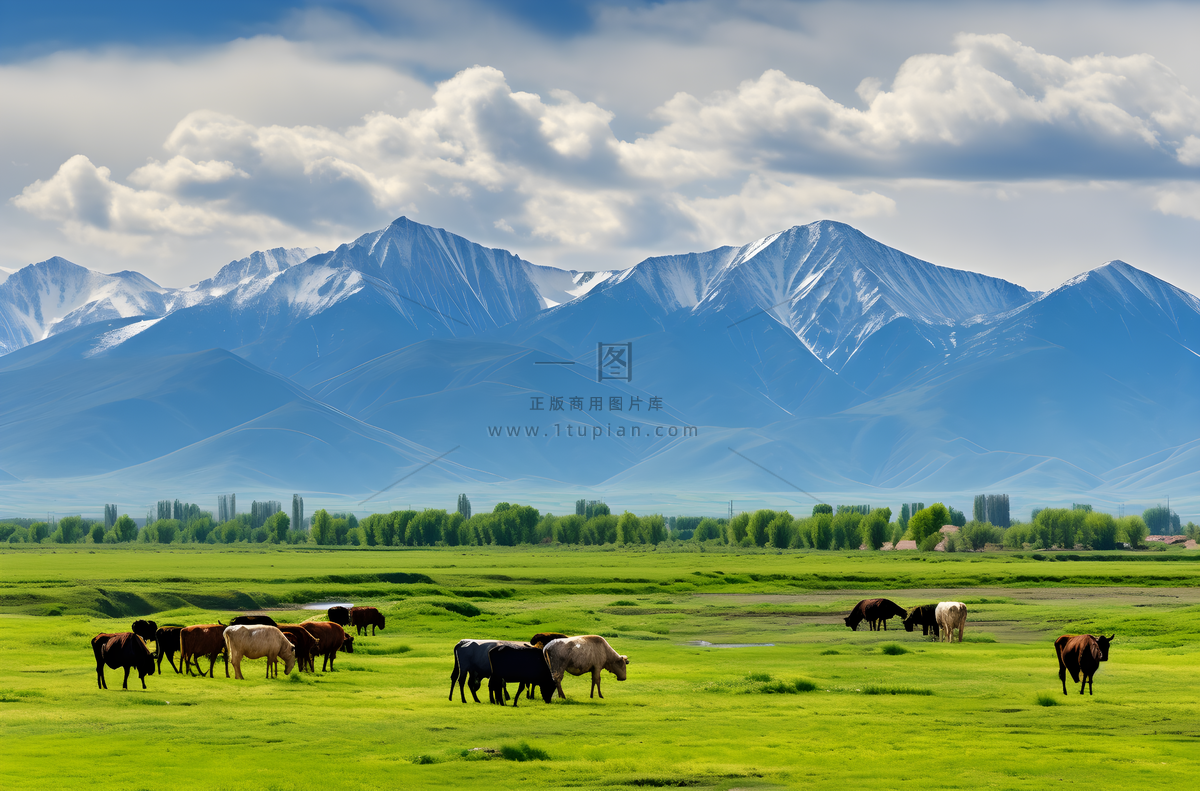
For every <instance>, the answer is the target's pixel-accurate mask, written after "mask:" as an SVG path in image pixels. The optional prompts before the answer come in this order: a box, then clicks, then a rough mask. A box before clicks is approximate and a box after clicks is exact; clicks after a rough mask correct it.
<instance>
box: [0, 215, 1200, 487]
mask: <svg viewBox="0 0 1200 791" xmlns="http://www.w3.org/2000/svg"><path fill="white" fill-rule="evenodd" d="M310 252H311V251H304V250H283V249H277V250H272V251H266V252H264V253H256V254H255V255H254V256H250V257H248V258H246V259H243V260H242V261H237V262H233V263H231V264H229V265H228V266H226V267H225V268H224V269H222V270H221V272H219V273H218V274H217V275H216V276H214V277H213V278H211V279H210V280H206V281H204V282H202V283H199V284H197V285H196V286H193V287H191V288H189V289H180V290H177V291H166V290H161V289H160V290H159V291H158V292H155V293H158V294H159V295H160V296H161V298H162V299H163V300H164V302H163V304H162V307H161V308H160V309H158V311H159V312H157V313H155V312H154V310H152V309H149V308H147V309H145V310H143V311H141V312H137V313H126V314H123V315H126V316H127V317H126V318H123V319H118V318H116V317H115V316H114V317H110V318H108V319H105V320H103V321H99V322H97V323H94V324H82V323H80V322H79V321H76V322H75V325H76V326H74V328H72V329H63V330H58V331H54V332H50V333H45V331H43V335H47V334H48V337H46V339H45V340H41V341H38V342H35V343H32V344H30V345H25V346H24V348H19V349H17V350H16V351H12V352H11V353H10V354H8V355H6V356H0V380H2V381H0V384H3V383H8V386H4V387H3V388H2V391H0V469H3V470H6V471H8V472H9V473H11V474H12V475H15V476H17V477H19V478H22V479H23V483H22V485H31V478H32V479H37V478H43V477H44V478H46V479H47V480H52V479H57V477H69V476H76V477H78V476H91V477H89V478H88V480H89V481H91V483H88V484H87V485H88V486H94V487H105V486H107V487H116V486H134V485H135V484H136V485H137V486H142V487H146V486H150V485H151V484H152V483H153V482H154V481H157V480H170V481H173V482H175V483H173V484H172V485H184V484H183V483H181V482H186V481H188V480H189V471H196V473H197V476H196V477H194V480H196V481H202V482H203V485H204V486H206V487H212V488H213V489H214V490H217V489H221V488H224V489H225V490H233V489H230V488H229V487H236V486H243V485H244V486H249V487H251V488H254V487H259V490H261V489H262V488H264V487H265V488H267V489H270V488H271V487H283V488H285V489H287V488H289V487H290V488H293V489H305V490H309V491H311V490H313V489H321V490H323V491H326V492H340V493H343V494H355V495H363V496H365V492H366V491H367V490H369V489H370V488H371V487H372V486H375V485H377V484H379V485H382V484H380V482H381V481H389V482H390V481H392V480H396V479H399V478H401V477H402V476H403V475H407V474H408V473H409V472H412V473H414V477H413V478H412V479H411V480H409V479H406V480H408V481H409V482H408V483H407V484H406V486H410V487H422V486H425V487H431V488H430V489H428V490H429V491H432V490H433V489H437V487H443V488H445V487H450V488H453V490H454V491H455V492H457V491H463V490H464V489H470V488H471V487H487V486H495V487H499V488H498V489H495V491H497V492H498V493H499V495H500V496H501V498H504V497H509V498H514V499H515V498H517V497H518V495H519V494H520V492H522V491H531V490H533V489H537V490H538V491H545V490H546V489H553V490H555V491H564V490H571V491H573V490H575V489H578V488H579V487H588V488H589V490H590V491H593V492H597V493H604V492H606V491H612V492H614V493H623V494H624V495H625V496H629V497H641V498H642V501H643V502H644V501H645V498H653V497H659V496H661V494H655V493H662V492H682V493H685V494H686V493H692V494H694V496H695V497H697V498H700V499H703V498H705V497H713V496H714V494H715V493H719V496H718V497H717V499H721V498H725V497H726V496H727V495H728V497H734V496H736V495H737V494H738V493H739V492H742V493H744V492H776V493H778V492H781V491H792V492H793V494H795V492H796V491H797V490H799V491H802V492H817V493H822V492H824V493H834V492H851V493H854V492H857V493H859V494H862V495H863V496H866V495H868V494H870V493H872V492H874V493H878V494H879V496H880V497H883V496H884V495H886V496H887V497H888V498H892V499H896V498H895V497H893V496H894V495H897V494H898V495H900V497H899V499H905V497H908V496H909V495H911V496H912V499H924V500H926V501H931V498H933V499H938V498H940V497H941V496H942V495H943V493H946V492H963V491H973V492H978V491H1011V492H1014V493H1032V494H1031V495H1030V496H1033V495H1036V494H1038V493H1050V494H1053V495H1054V496H1057V497H1058V499H1059V501H1062V500H1064V499H1065V500H1066V501H1067V502H1069V501H1071V499H1072V498H1074V497H1076V496H1084V495H1086V496H1087V497H1089V498H1093V499H1096V500H1100V501H1103V499H1104V498H1108V499H1109V500H1112V501H1118V502H1119V501H1120V500H1124V499H1127V498H1128V497H1129V496H1130V495H1131V494H1132V495H1136V494H1138V493H1139V492H1141V491H1143V489H1145V488H1146V487H1166V486H1183V485H1185V484H1187V482H1189V481H1191V482H1193V483H1194V481H1195V480H1196V474H1195V470H1194V464H1193V462H1194V460H1195V459H1196V457H1197V452H1198V451H1197V448H1200V300H1197V298H1196V297H1194V296H1193V295H1191V294H1188V293H1186V292H1184V291H1182V290H1180V289H1177V288H1175V287H1173V286H1171V285H1170V284H1167V283H1164V282H1163V281H1161V280H1158V279H1157V278H1154V277H1152V276H1151V275H1149V274H1147V273H1145V272H1142V271H1140V270H1138V269H1136V268H1135V267H1132V266H1129V265H1128V264H1125V263H1122V262H1119V261H1114V262H1110V263H1108V264H1106V265H1104V266H1101V267H1098V268H1097V269H1094V270H1092V271H1090V272H1087V273H1084V274H1082V275H1080V276H1078V277H1075V278H1072V279H1071V280H1069V281H1067V282H1066V283H1064V284H1063V285H1061V286H1060V287H1058V288H1056V289H1053V290H1051V291H1049V292H1046V293H1044V294H1038V293H1033V292H1030V291H1027V290H1025V289H1023V288H1021V287H1020V286H1017V285H1014V284H1012V283H1008V282H1006V281H1004V280H1000V279H997V278H991V277H985V276H982V275H978V274H974V273H971V272H966V271H961V270H956V269H949V268H945V267H940V266H936V265H934V264H931V263H928V262H925V261H921V260H918V259H916V258H913V257H911V256H908V255H905V254H904V253H901V252H899V251H897V250H894V249H892V248H889V247H887V246H886V245H883V244H881V243H879V242H877V241H875V240H872V239H869V238H868V237H866V236H864V235H863V234H861V233H859V232H858V231H856V230H854V229H853V228H851V227H849V226H846V225H843V224H840V223H834V222H818V223H813V224H810V225H806V226H797V227H795V228H791V229H789V230H787V231H783V232H780V233H778V234H772V235H770V236H768V237H765V238H763V239H760V240H758V241H755V242H752V243H750V244H747V245H744V246H741V247H723V248H718V249H717V250H711V251H708V252H702V253H690V254H686V255H677V256H662V257H656V258H650V259H647V260H645V261H643V262H641V263H639V264H637V265H636V266H634V267H632V268H631V269H628V270H624V271H612V272H596V273H589V272H568V271H563V270H557V269H553V268H550V267H541V266H536V265H534V264H531V263H529V262H527V261H524V260H523V259H521V258H519V257H518V256H516V255H513V254H512V253H509V252H507V251H504V250H497V249H492V248H487V247H483V246H480V245H476V244H474V243H472V242H470V241H469V240H466V239H464V238H462V237H459V236H456V235H454V234H452V233H449V232H447V231H444V230H441V229H437V228H430V227H428V226H424V225H421V224H419V223H414V222H412V221H410V220H407V219H405V218H400V219H399V220H397V221H396V222H394V223H392V224H391V225H389V226H388V227H387V228H384V229H381V230H379V231H375V232H372V233H369V234H365V235H363V236H361V237H359V238H358V239H356V240H354V241H353V242H349V243H347V244H344V245H342V246H340V247H338V248H337V249H336V250H333V251H330V252H327V253H323V254H319V255H313V256H311V257H310V256H309V253H310ZM27 269H29V268H27ZM77 269H79V268H77ZM83 271H84V272H86V270H83ZM21 272H25V270H21ZM20 274H21V273H17V275H13V276H10V277H9V279H8V281H6V282H5V283H4V284H0V289H3V288H5V287H8V286H9V284H10V283H11V282H12V281H13V280H14V278H16V277H17V276H18V275H20ZM103 277H119V276H103ZM79 292H80V293H82V289H80V290H79ZM22 293H23V292H22ZM39 293H41V292H39ZM89 293H91V292H89ZM39 304H40V303H39ZM83 304H93V303H91V302H85V303H82V304H81V305H80V306H79V307H82V305H83ZM96 304H99V303H98V302H96ZM79 307H76V308H74V310H79ZM151 307H153V306H151ZM28 312H29V311H27V313H28ZM43 313H44V312H43ZM22 315H24V314H22ZM88 315H91V314H88ZM60 323H61V322H60ZM598 342H603V343H632V344H633V360H634V365H633V373H632V378H631V379H630V380H628V381H623V380H618V381H608V380H600V379H599V375H598V372H597V369H596V360H597V345H598ZM214 350H224V351H214ZM230 353H232V354H230ZM148 369H150V370H153V371H154V374H153V375H147V374H144V373H142V372H143V371H146V370H148ZM193 377H196V378H198V379H197V381H196V382H195V383H194V384H192V383H191V378H193ZM30 380H33V381H34V382H35V384H36V386H33V387H25V388H23V387H21V386H20V383H21V382H24V381H30ZM43 380H44V381H43ZM251 392H253V393H260V394H262V396H261V397H259V396H258V395H255V396H253V397H250V396H247V395H246V394H248V393H251ZM231 398H232V399H235V400H236V399H243V400H242V401H241V402H239V403H238V404H237V405H236V408H232V407H231V405H230V404H229V403H226V402H227V401H228V400H229V399H231ZM652 403H653V404H655V406H654V408H653V409H652V408H651V406H650V405H651V404H652ZM617 405H620V406H621V409H617V408H616V407H617ZM148 421H149V423H148ZM147 426H149V429H150V433H149V434H147V433H146V432H147ZM683 426H687V427H694V428H695V429H696V431H697V433H696V434H695V435H694V436H689V437H685V436H684V435H677V434H671V433H669V430H670V428H671V427H675V428H676V429H678V428H679V427H683ZM513 427H516V428H517V429H519V430H518V431H517V432H516V433H512V432H510V431H509V429H510V428H513ZM501 429H503V430H502V431H500V430H501ZM569 429H570V430H571V431H574V433H573V434H568V430H569ZM580 429H585V430H586V432H585V433H584V434H583V435H582V436H581V434H580ZM635 429H636V431H635ZM497 431H500V433H497ZM127 436H128V437H134V438H135V439H134V440H130V441H127V442H125V445H124V446H122V447H114V446H116V445H120V444H121V443H122V442H123V440H122V439H121V438H122V437H127ZM566 436H571V437H572V439H570V440H569V441H568V440H566V439H565V437H566ZM72 437H75V438H82V440H81V441H83V442H84V444H85V445H86V447H87V453H86V458H82V457H79V456H78V454H77V453H76V454H75V456H71V454H72V453H75V450H74V448H75V446H76V445H77V444H78V443H75V444H73V440H72ZM264 443H266V444H264ZM451 449H453V458H448V459H442V460H438V461H437V462H436V463H435V464H433V465H431V466H430V467H429V468H428V469H426V468H425V467H424V466H423V465H424V464H425V462H428V461H430V460H433V459H435V458H438V457H439V454H443V455H444V454H445V453H447V452H450V450H451ZM748 459H749V460H752V462H753V463H751V462H750V461H747V460H748ZM416 472H420V475H416V474H415V473H416ZM0 477H2V476H0ZM73 480H74V478H73ZM322 482H326V483H324V484H323V483H322ZM4 485H5V484H3V483H2V482H0V492H2V491H3V489H2V487H3V486H4ZM47 485H49V484H47ZM196 485H200V484H199V483H198V484H196ZM80 486H82V484H80ZM60 488H61V487H60ZM1193 488H1194V486H1193ZM80 490H81V491H82V489H80ZM100 490H102V489H97V491H100ZM438 491H441V489H438ZM1156 491H1157V490H1156ZM639 492H640V493H641V494H640V495H639V494H638V493H639ZM97 496H99V495H97ZM688 496H692V495H688ZM796 496H797V497H800V495H798V494H797V495H796ZM806 496H807V495H805V497H806ZM1039 496H1040V495H1039ZM1114 498H1119V499H1114ZM801 499H803V498H801ZM866 501H868V500H863V502H866ZM1173 501H1174V500H1173ZM953 504H955V505H956V507H959V508H963V507H965V506H967V505H969V502H957V501H956V502H954V503H953ZM1198 505H1200V503H1198Z"/></svg>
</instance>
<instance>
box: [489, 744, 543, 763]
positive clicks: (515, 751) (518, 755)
mask: <svg viewBox="0 0 1200 791" xmlns="http://www.w3.org/2000/svg"><path fill="white" fill-rule="evenodd" d="M500 756H501V757H502V758H504V760H506V761H549V760H550V755H549V754H548V753H547V752H546V751H545V750H540V749H538V748H537V747H531V746H530V745H528V744H527V743H525V742H521V743H520V744H519V745H517V746H516V747H514V746H512V745H511V744H506V745H504V746H503V747H501V748H500Z"/></svg>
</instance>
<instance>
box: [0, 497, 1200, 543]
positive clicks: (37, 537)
mask: <svg viewBox="0 0 1200 791" xmlns="http://www.w3.org/2000/svg"><path fill="white" fill-rule="evenodd" d="M1006 504H1007V503H1006V502H1002V503H999V504H998V505H999V506H1000V507H999V508H995V507H994V506H993V504H992V503H987V502H986V501H985V503H984V504H982V505H983V509H986V510H988V511H992V510H997V511H999V513H1001V514H1003V512H1004V511H1003V505H1006ZM163 505H164V508H163V511H164V512H169V513H171V514H172V515H174V513H176V512H177V510H178V511H180V512H181V515H184V516H186V517H187V519H186V521H185V520H181V519H176V518H163V519H157V520H155V521H153V522H151V523H150V524H149V525H147V526H146V527H144V528H142V529H140V530H139V529H138V526H137V525H136V523H134V521H133V520H132V519H131V518H130V517H129V516H128V515H122V516H120V517H117V518H116V519H115V520H113V518H112V513H110V512H109V510H108V509H106V513H105V517H106V518H105V520H104V522H100V521H96V520H87V519H83V518H81V517H78V516H71V517H65V518H63V519H62V520H60V521H59V522H57V523H56V524H52V523H48V522H34V521H32V520H14V521H13V522H11V523H3V524H0V541H9V542H14V543H15V542H33V543H40V542H49V543H64V544H70V543H77V542H91V543H97V544H99V543H110V544H115V543H124V542H132V541H139V542H143V543H155V544H172V543H208V544H232V543H237V542H248V543H277V544H278V543H287V544H303V543H313V544H317V545H322V546H336V545H350V546H435V545H440V546H484V545H500V546H515V545H518V544H541V543H561V544H584V545H599V544H659V543H661V542H663V541H692V542H697V543H715V544H720V545H729V546H744V547H773V548H780V549H783V548H791V549H822V550H829V549H834V550H837V549H848V550H852V549H858V548H859V547H864V546H865V547H867V548H871V549H880V548H881V547H882V546H883V545H884V544H886V543H889V542H899V541H901V540H905V539H909V540H912V541H914V542H916V545H917V547H918V548H920V549H922V550H932V549H933V548H934V547H935V546H936V545H937V544H938V543H939V542H941V541H943V540H945V541H946V547H945V548H946V549H947V550H949V551H959V550H968V549H976V550H977V549H983V548H984V547H985V546H986V545H988V544H993V545H1000V546H1004V547H1006V548H1011V549H1021V548H1034V549H1049V548H1052V547H1057V548H1062V549H1073V548H1075V547H1084V548H1087V549H1114V548H1116V547H1117V546H1118V545H1119V544H1128V545H1130V546H1133V547H1140V546H1143V545H1144V543H1145V538H1146V535H1147V534H1148V533H1150V532H1151V530H1150V528H1149V527H1148V525H1147V520H1146V519H1144V518H1143V517H1137V516H1129V517H1123V518H1120V519H1116V518H1114V517H1112V516H1111V515H1109V514H1104V513H1097V512H1094V511H1093V510H1092V509H1091V507H1090V506H1087V505H1082V506H1081V505H1076V507H1074V508H1071V509H1065V508H1058V509H1055V508H1048V509H1039V510H1037V511H1035V512H1034V517H1033V519H1032V520H1031V521H1030V522H1027V523H1022V522H1013V523H1012V524H1011V525H1010V526H1009V527H1007V528H1005V527H1002V526H999V525H994V524H992V523H990V522H986V521H982V520H978V519H976V520H972V521H970V522H967V521H966V519H965V517H964V515H963V514H962V512H960V511H957V510H956V509H953V508H948V507H947V506H945V505H944V504H942V503H934V504H933V505H931V506H929V507H928V508H926V507H925V506H924V504H923V503H911V504H910V503H906V504H904V506H903V507H902V508H901V518H900V519H899V520H897V521H896V522H892V521H891V516H892V511H891V509H890V508H873V507H871V506H867V505H839V506H837V507H836V509H835V508H834V506H832V505H828V504H824V503H821V504H818V505H816V506H814V507H813V509H812V515H811V516H807V517H804V516H802V517H794V516H792V514H790V513H789V512H788V511H774V510H770V509H761V510H758V511H754V512H752V513H742V514H739V515H737V516H735V517H733V518H732V519H726V518H719V519H714V518H708V517H694V516H678V517H671V518H670V519H669V520H667V519H664V518H663V517H662V516H661V515H658V514H652V515H648V516H637V515H636V514H633V513H630V512H629V511H626V512H624V513H622V514H620V515H616V514H612V513H610V511H609V507H608V506H607V505H605V504H603V503H600V502H598V501H580V502H579V503H578V504H577V507H576V510H577V511H583V513H575V514H568V515H566V516H555V515H553V514H549V513H547V514H542V513H540V512H539V511H538V510H537V509H536V508H533V507H531V506H527V505H519V504H514V503H499V504H498V505H496V507H495V508H493V509H492V510H491V511H490V512H484V513H475V514H472V513H471V508H470V502H469V500H467V499H466V497H465V495H463V496H460V498H459V502H458V510H456V511H455V512H447V511H445V510H441V509H425V510H423V511H416V510H405V511H393V512H391V513H384V514H372V515H371V516H368V517H366V518H364V519H363V520H362V521H361V522H359V520H358V519H357V518H356V517H355V516H354V515H353V514H349V513H332V514H331V513H329V512H328V511H326V510H323V509H322V510H319V511H317V512H316V513H315V514H313V516H312V519H311V529H309V530H305V529H303V528H300V529H297V528H295V527H294V526H293V525H292V520H291V519H290V518H289V517H288V515H287V514H286V513H284V512H282V511H276V512H275V513H273V514H271V515H269V516H265V518H264V514H263V511H265V510H267V509H252V511H254V512H255V513H251V514H239V515H237V516H236V517H235V518H233V519H229V520H226V521H225V522H222V523H219V524H218V523H216V522H215V521H214V520H213V518H212V514H211V513H209V512H201V513H200V514H199V515H198V516H197V515H196V514H195V513H193V512H192V510H191V508H189V507H188V505H190V504H180V503H178V501H175V502H171V503H168V502H166V501H164V503H163ZM977 505H979V503H978V501H977ZM180 506H182V508H181V507H180ZM168 507H169V511H167V508H168ZM271 507H277V504H276V503H272V504H271ZM977 510H982V509H977ZM1163 510H1164V512H1165V509H1163ZM1147 513H1150V512H1149V511H1148V512H1147ZM1170 516H1171V514H1168V513H1163V514H1162V515H1161V516H1160V517H1158V518H1160V519H1161V520H1162V521H1163V522H1165V523H1166V524H1168V525H1169V524H1170V522H1169V521H1168V520H1169V518H1170ZM1152 518H1154V517H1153V516H1152ZM1176 518H1177V517H1176ZM260 520H261V523H258V522H259V521H260ZM105 522H111V524H109V525H107V526H106V525H105ZM256 523H258V524H256ZM948 524H955V525H958V526H959V527H960V528H961V529H960V530H959V531H958V532H957V533H952V534H950V535H948V536H947V535H944V534H943V533H942V532H941V529H942V527H943V526H944V525H948ZM1179 529H1180V531H1182V532H1185V533H1187V534H1188V535H1189V536H1191V537H1193V538H1198V539H1200V528H1198V527H1197V526H1196V525H1194V524H1192V523H1191V522H1189V523H1188V524H1187V525H1186V526H1184V527H1180V528H1179Z"/></svg>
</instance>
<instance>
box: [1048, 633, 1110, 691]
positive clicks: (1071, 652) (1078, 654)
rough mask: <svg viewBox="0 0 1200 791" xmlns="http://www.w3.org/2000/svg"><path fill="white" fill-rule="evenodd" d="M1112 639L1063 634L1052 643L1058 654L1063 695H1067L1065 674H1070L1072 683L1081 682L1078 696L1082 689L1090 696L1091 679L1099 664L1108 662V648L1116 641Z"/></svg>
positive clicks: (1088, 635)
mask: <svg viewBox="0 0 1200 791" xmlns="http://www.w3.org/2000/svg"><path fill="white" fill-rule="evenodd" d="M1116 637H1117V636H1116V635H1115V634H1114V635H1113V636H1112V637H1096V636H1094V635H1090V634H1080V635H1072V634H1064V635H1063V636H1062V637H1060V638H1058V639H1057V640H1055V641H1054V652H1055V653H1056V654H1058V677H1059V678H1060V679H1061V680H1062V685H1063V694H1064V695H1065V694H1067V672H1068V671H1069V672H1070V673H1071V680H1072V681H1079V677H1080V675H1082V676H1083V680H1082V681H1080V683H1079V694H1080V695H1082V694H1083V688H1084V687H1085V686H1086V687H1087V688H1088V694H1089V695H1090V694H1092V677H1093V676H1095V675H1096V671H1097V670H1099V669H1100V663H1101V662H1107V661H1108V646H1109V644H1110V643H1111V642H1112V641H1113V640H1115V639H1116Z"/></svg>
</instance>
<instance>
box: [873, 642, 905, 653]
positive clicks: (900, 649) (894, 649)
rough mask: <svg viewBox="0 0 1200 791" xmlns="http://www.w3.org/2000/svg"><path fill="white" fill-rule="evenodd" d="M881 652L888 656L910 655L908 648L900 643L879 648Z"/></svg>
mask: <svg viewBox="0 0 1200 791" xmlns="http://www.w3.org/2000/svg"><path fill="white" fill-rule="evenodd" d="M879 650H880V651H882V652H883V653H885V654H887V655H888V656H900V655H901V654H907V653H910V652H909V650H908V649H907V648H905V647H904V646H902V645H900V644H899V643H888V644H887V645H882V646H880V647H879Z"/></svg>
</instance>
